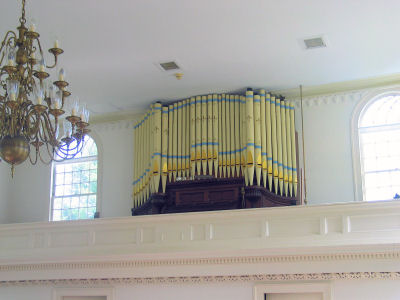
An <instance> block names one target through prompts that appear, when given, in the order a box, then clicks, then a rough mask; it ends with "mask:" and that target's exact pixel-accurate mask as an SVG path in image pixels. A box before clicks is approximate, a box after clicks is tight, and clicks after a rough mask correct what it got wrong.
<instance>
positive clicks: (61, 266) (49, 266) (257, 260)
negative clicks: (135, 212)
mask: <svg viewBox="0 0 400 300" xmlns="http://www.w3.org/2000/svg"><path fill="white" fill-rule="evenodd" d="M382 259H389V260H393V259H400V252H375V253H371V252H366V253H338V254H304V255H279V256H245V257H216V258H182V259H160V260H133V261H118V262H115V261H114V262H104V261H103V262H71V263H40V264H18V265H0V272H10V271H18V272H20V271H48V270H65V269H103V268H104V269H126V268H139V267H140V268H142V267H162V266H172V265H175V266H185V265H191V266H192V265H230V264H266V263H297V262H321V261H343V260H352V261H354V260H382Z"/></svg>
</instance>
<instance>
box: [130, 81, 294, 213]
mask: <svg viewBox="0 0 400 300" xmlns="http://www.w3.org/2000/svg"><path fill="white" fill-rule="evenodd" d="M294 124H295V123H294V105H293V103H289V102H287V101H285V100H284V99H283V98H282V99H281V98H279V97H276V96H274V95H271V94H269V93H266V91H265V90H260V91H259V92H258V93H254V92H253V90H251V89H248V90H247V91H246V93H245V94H235V95H233V94H209V95H202V96H195V97H190V98H188V99H184V100H181V101H178V102H175V103H172V104H169V105H163V104H162V103H155V104H153V105H151V107H150V109H149V110H148V111H147V112H146V113H145V114H144V116H143V117H142V118H141V119H139V120H138V121H137V122H136V123H135V126H134V145H135V152H134V161H135V164H134V167H133V172H134V181H133V205H134V207H139V206H141V205H143V204H144V203H145V202H146V201H147V200H148V199H149V197H150V195H151V194H153V193H166V191H167V187H168V182H174V181H177V180H188V179H194V178H196V176H199V175H206V176H213V177H219V178H232V177H244V182H245V185H246V186H252V185H257V186H263V187H264V188H268V189H269V190H270V191H272V192H274V193H276V194H279V195H284V196H286V197H296V196H297V184H298V181H297V169H296V166H297V158H296V140H295V127H294Z"/></svg>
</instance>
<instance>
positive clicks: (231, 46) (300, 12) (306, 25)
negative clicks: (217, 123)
mask: <svg viewBox="0 0 400 300" xmlns="http://www.w3.org/2000/svg"><path fill="white" fill-rule="evenodd" d="M399 13H400V1H399V0H380V1H378V0H322V1H321V0H196V1H194V0H136V1H132V0H68V1H67V0H27V14H28V20H29V18H31V17H33V18H34V19H35V20H36V26H37V30H38V31H39V33H40V34H41V42H42V45H43V46H44V47H45V48H50V47H51V46H52V44H53V41H54V39H55V37H57V38H58V39H59V41H60V46H61V47H62V48H63V49H64V50H65V53H64V54H63V55H62V56H61V57H60V62H61V65H62V66H64V67H65V69H66V71H67V76H68V78H67V79H68V81H69V82H70V83H71V91H72V93H73V95H78V96H79V97H80V99H81V100H82V101H84V102H87V103H88V106H89V108H90V109H91V110H92V111H93V112H95V113H98V114H102V113H107V112H117V111H122V110H123V111H127V110H142V109H144V108H145V107H147V105H148V104H149V103H150V102H153V101H155V100H171V99H179V98H184V97H187V96H192V95H196V94H205V93H211V92H223V91H234V90H237V89H242V88H244V87H247V86H251V87H255V88H256V87H265V88H267V89H270V90H277V89H286V88H293V87H296V86H298V85H299V84H303V85H305V86H309V85H319V84H326V83H331V82H338V81H347V80H353V79H360V78H367V77H374V76H381V75H387V74H393V73H398V72H400V38H399V37H400V18H399ZM19 14H20V3H19V1H17V0H1V3H0V32H1V35H3V34H5V32H6V31H7V30H8V29H11V28H13V27H15V26H16V25H17V22H18V18H19ZM321 34H322V35H324V37H325V38H326V39H327V42H328V47H327V48H321V49H313V50H304V49H303V48H302V47H301V46H300V41H301V39H303V38H307V37H313V36H316V35H321ZM48 59H50V56H48ZM168 60H176V61H177V62H178V63H179V64H181V66H182V68H183V73H184V77H183V79H182V80H180V81H178V80H176V79H175V77H174V76H173V75H171V74H168V73H165V72H162V71H160V69H159V68H157V67H156V66H155V63H157V62H160V61H168Z"/></svg>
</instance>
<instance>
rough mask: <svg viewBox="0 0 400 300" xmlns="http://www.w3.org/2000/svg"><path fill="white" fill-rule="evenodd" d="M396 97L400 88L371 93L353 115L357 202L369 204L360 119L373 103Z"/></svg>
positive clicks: (360, 103)
mask: <svg viewBox="0 0 400 300" xmlns="http://www.w3.org/2000/svg"><path fill="white" fill-rule="evenodd" d="M394 95H396V96H400V86H393V87H387V88H382V89H378V90H374V91H369V92H367V93H366V94H365V95H364V96H363V97H362V98H361V100H360V101H359V102H358V103H357V105H356V106H355V108H354V110H353V115H352V118H351V139H352V158H353V180H354V200H355V201H358V202H367V200H365V182H364V170H363V164H362V157H361V140H360V134H359V124H360V118H361V117H362V116H363V114H364V112H365V111H367V110H368V108H369V107H370V106H371V105H372V103H374V102H375V101H377V100H379V99H381V98H384V97H387V96H394ZM378 201H379V200H378Z"/></svg>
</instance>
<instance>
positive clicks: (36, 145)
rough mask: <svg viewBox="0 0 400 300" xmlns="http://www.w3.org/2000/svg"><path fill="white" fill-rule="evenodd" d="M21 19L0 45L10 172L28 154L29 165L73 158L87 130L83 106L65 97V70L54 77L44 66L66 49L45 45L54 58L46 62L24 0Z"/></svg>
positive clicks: (2, 120) (1, 118)
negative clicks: (28, 21)
mask: <svg viewBox="0 0 400 300" xmlns="http://www.w3.org/2000/svg"><path fill="white" fill-rule="evenodd" d="M19 22H20V25H19V26H18V27H17V31H15V32H14V31H11V30H10V31H7V33H6V35H5V37H4V39H3V41H2V43H1V45H0V157H1V158H2V159H3V160H4V161H5V162H7V163H8V164H10V165H11V175H12V176H13V175H14V166H15V165H18V164H21V163H22V162H24V161H25V160H27V158H28V157H29V160H30V162H31V164H33V165H35V164H36V163H37V162H38V161H39V160H40V161H42V162H43V163H45V164H49V163H51V162H52V161H54V160H55V161H60V160H66V159H71V158H74V157H75V156H76V155H77V154H78V153H80V152H81V151H82V148H83V146H84V141H85V135H86V134H87V133H88V132H89V131H90V130H89V129H88V126H89V111H88V110H87V108H86V106H85V105H83V106H79V100H78V99H77V98H75V99H67V98H68V97H69V96H71V92H70V91H68V90H67V87H68V85H69V84H68V82H67V81H66V80H65V78H66V73H65V70H64V69H63V68H60V69H59V70H58V72H57V74H58V78H57V80H56V81H54V82H51V81H50V80H49V79H48V78H49V76H50V74H49V73H48V69H53V68H55V67H56V66H57V67H58V56H59V55H60V54H62V53H63V52H64V51H63V50H62V49H61V48H59V42H58V40H56V41H55V43H54V47H53V48H50V49H49V50H48V51H49V52H50V53H51V54H52V55H53V57H54V63H53V65H50V66H47V65H46V63H45V59H44V53H43V50H42V46H41V44H40V40H39V37H40V35H39V33H38V32H36V27H35V25H34V24H32V25H30V26H29V28H27V27H26V26H25V24H26V19H25V0H22V14H21V17H20V19H19ZM60 124H62V128H63V134H62V135H61V134H59V132H60Z"/></svg>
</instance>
